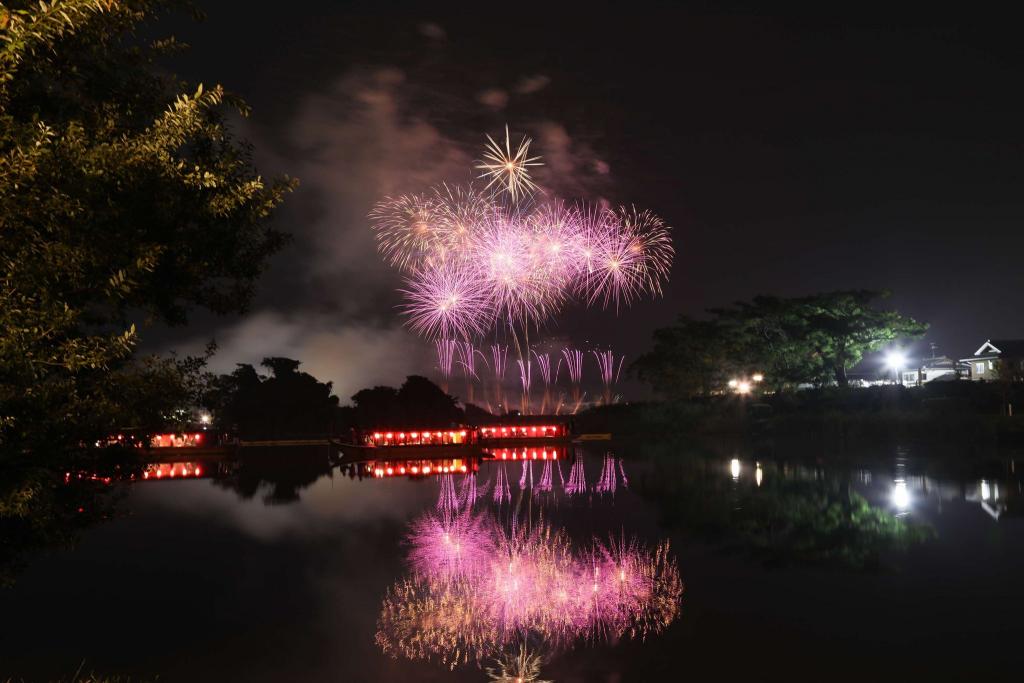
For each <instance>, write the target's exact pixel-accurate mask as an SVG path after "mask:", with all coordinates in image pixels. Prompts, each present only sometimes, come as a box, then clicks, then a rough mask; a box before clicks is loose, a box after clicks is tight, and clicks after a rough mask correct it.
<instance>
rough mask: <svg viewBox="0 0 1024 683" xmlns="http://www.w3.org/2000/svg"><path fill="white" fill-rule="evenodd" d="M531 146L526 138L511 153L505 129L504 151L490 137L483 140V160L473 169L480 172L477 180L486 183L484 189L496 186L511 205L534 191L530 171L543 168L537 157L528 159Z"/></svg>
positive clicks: (510, 145) (534, 185)
mask: <svg viewBox="0 0 1024 683" xmlns="http://www.w3.org/2000/svg"><path fill="white" fill-rule="evenodd" d="M532 142H533V141H532V140H531V139H530V138H528V137H523V139H522V140H521V141H520V142H519V145H518V146H517V147H516V149H515V152H513V151H512V141H511V139H510V136H509V132H508V126H505V146H504V147H502V146H501V144H500V143H498V142H496V141H495V140H494V138H492V137H491V136H490V135H488V136H487V145H486V147H485V148H484V155H483V159H482V160H481V161H480V162H479V163H478V164H477V166H476V167H477V169H478V170H479V171H481V173H480V177H481V178H485V179H486V178H489V179H490V181H489V182H488V183H487V188H488V189H490V188H491V187H493V186H495V185H497V186H498V187H500V188H501V189H502V190H504V191H505V192H507V193H508V195H509V197H511V199H512V201H513V202H515V201H517V200H518V199H519V198H520V197H522V196H524V195H526V194H532V193H533V192H534V191H536V189H537V185H536V184H534V182H533V180H532V179H531V178H530V168H531V167H533V166H542V165H543V164H541V162H540V157H539V156H538V157H531V156H530V143H532Z"/></svg>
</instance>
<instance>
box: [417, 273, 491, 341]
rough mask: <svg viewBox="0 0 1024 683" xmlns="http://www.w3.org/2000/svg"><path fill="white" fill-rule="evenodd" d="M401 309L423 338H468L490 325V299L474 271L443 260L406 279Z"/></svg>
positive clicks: (480, 332)
mask: <svg viewBox="0 0 1024 683" xmlns="http://www.w3.org/2000/svg"><path fill="white" fill-rule="evenodd" d="M405 282H406V288H405V289H401V290H399V291H400V292H401V293H402V294H404V295H405V303H404V304H402V306H401V307H400V310H401V311H402V313H404V314H405V315H406V317H407V319H408V325H409V327H410V328H412V330H413V331H414V332H417V333H418V334H421V335H423V336H424V337H440V338H459V339H468V338H470V337H474V336H477V335H480V334H482V333H483V332H484V331H485V330H486V329H487V328H488V327H489V326H490V324H491V310H490V305H491V300H490V298H489V297H488V296H487V294H486V292H484V291H482V290H481V289H480V285H479V281H478V280H477V278H476V275H475V273H473V271H471V270H469V269H468V268H466V267H464V266H462V265H458V264H454V263H444V264H441V265H439V266H436V267H434V268H421V269H418V270H416V271H414V272H413V274H412V275H411V276H409V277H408V278H406V281H405Z"/></svg>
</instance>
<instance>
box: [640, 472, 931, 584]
mask: <svg viewBox="0 0 1024 683" xmlns="http://www.w3.org/2000/svg"><path fill="white" fill-rule="evenodd" d="M734 462H737V463H738V461H734ZM759 468H760V471H758V472H757V475H756V476H755V477H754V478H749V477H748V478H746V479H742V480H741V479H739V478H738V477H737V476H735V475H734V474H733V473H731V472H730V467H728V466H726V464H725V463H724V462H723V460H721V459H719V458H713V459H709V458H700V457H692V458H689V457H680V456H675V457H673V458H659V459H657V460H656V464H655V467H654V468H653V470H652V471H650V472H648V473H646V474H645V476H643V477H642V478H640V479H639V481H636V479H637V478H636V477H634V480H635V481H634V484H635V486H634V490H635V491H636V492H637V493H638V494H639V495H640V496H642V497H643V498H645V499H647V500H648V501H650V502H651V503H653V504H654V505H655V507H656V508H657V510H658V511H659V512H660V514H661V516H662V520H663V522H664V523H666V524H667V525H668V526H670V527H676V528H684V529H687V530H690V531H693V532H695V533H697V534H700V535H702V536H704V537H707V538H709V539H713V540H715V541H717V542H721V543H723V544H725V545H727V546H732V547H737V548H739V549H743V550H746V551H749V552H753V553H754V554H756V555H758V556H760V557H762V558H763V559H764V560H765V561H767V562H769V563H787V562H794V561H795V562H809V563H835V564H840V565H845V566H850V567H861V568H862V567H870V566H876V565H877V564H878V562H879V560H880V558H881V555H882V553H884V552H885V551H888V550H893V549H902V548H905V547H907V546H908V545H909V544H911V543H914V542H918V541H921V540H923V539H925V538H927V537H928V536H929V535H930V534H931V530H930V529H929V528H928V527H924V526H920V525H916V524H912V523H910V522H908V521H906V520H905V519H903V518H901V517H897V516H896V515H893V514H891V513H889V512H887V511H886V510H883V509H881V508H879V507H876V506H873V505H871V504H870V503H868V501H867V500H866V499H865V498H864V497H863V496H861V495H860V494H858V493H856V492H855V491H853V490H852V488H851V485H850V482H849V480H848V479H846V478H844V477H842V476H824V477H821V478H817V479H794V478H789V477H788V476H786V475H785V474H784V473H783V471H782V470H781V469H780V468H778V467H775V466H774V465H772V464H771V463H762V464H760V465H759Z"/></svg>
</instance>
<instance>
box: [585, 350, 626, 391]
mask: <svg viewBox="0 0 1024 683" xmlns="http://www.w3.org/2000/svg"><path fill="white" fill-rule="evenodd" d="M592 353H593V354H594V359H595V360H596V361H597V368H598V371H599V374H600V376H601V384H603V385H604V402H605V405H608V404H609V403H611V402H612V389H613V388H614V387H615V385H616V384H618V382H619V374H620V373H621V372H622V362H623V361H624V360H626V357H625V356H619V357H618V364H616V362H615V361H616V356H615V354H614V353H613V352H612V350H611V349H608V350H607V351H596V350H595V351H592Z"/></svg>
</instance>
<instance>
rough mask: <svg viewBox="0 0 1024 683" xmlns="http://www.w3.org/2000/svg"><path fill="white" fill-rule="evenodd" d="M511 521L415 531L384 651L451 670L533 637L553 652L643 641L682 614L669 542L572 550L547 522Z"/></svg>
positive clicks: (389, 608)
mask: <svg viewBox="0 0 1024 683" xmlns="http://www.w3.org/2000/svg"><path fill="white" fill-rule="evenodd" d="M512 522H513V523H512V525H511V527H510V528H505V527H503V526H502V525H501V524H500V523H499V522H498V520H497V518H496V517H494V516H493V515H487V516H480V515H477V516H473V515H468V514H463V515H461V516H459V518H458V519H456V520H452V521H450V522H445V521H444V520H442V519H439V518H437V517H434V516H428V517H427V518H425V519H421V520H418V521H417V522H416V523H415V524H414V527H413V533H412V534H410V537H409V541H410V544H411V546H412V550H411V552H410V566H411V567H412V569H413V570H414V574H413V575H412V576H411V577H410V578H407V579H405V580H402V581H399V582H398V583H397V584H396V585H395V586H393V587H392V588H391V589H390V590H389V591H388V592H387V594H386V595H385V598H384V601H383V605H382V609H381V614H380V618H379V619H378V631H377V638H376V640H377V643H378V645H379V646H380V647H381V648H382V649H383V650H384V652H385V653H387V654H390V655H393V656H397V655H403V656H406V657H409V658H423V659H438V660H440V661H441V662H443V663H446V664H448V665H450V666H452V667H454V666H455V665H457V664H460V663H466V662H470V661H476V662H480V661H481V660H482V659H484V658H486V657H494V656H497V655H498V653H500V652H502V651H503V650H504V649H505V648H506V647H508V646H509V645H510V644H512V643H515V642H521V641H522V639H523V638H527V637H530V636H536V637H539V638H541V639H543V641H544V642H545V645H546V646H547V647H550V648H552V649H556V648H560V647H571V646H572V645H573V644H574V643H575V642H577V641H594V640H598V639H608V640H616V639H618V638H621V637H623V636H626V635H628V636H632V637H640V638H643V637H646V636H647V635H650V634H653V633H658V632H660V631H661V630H662V629H664V628H665V627H667V626H668V625H669V624H670V623H672V621H674V620H675V618H676V617H677V616H678V613H679V605H680V597H681V595H682V590H683V586H682V581H681V579H680V576H679V569H678V565H677V564H676V562H675V560H674V559H673V558H671V556H670V555H669V548H668V544H667V543H663V544H659V545H658V546H656V547H655V549H654V550H653V551H651V550H648V549H647V548H645V547H643V546H641V545H640V544H639V543H637V542H636V541H635V540H628V541H627V540H626V538H625V536H624V535H623V536H621V537H620V538H618V539H616V538H610V539H609V540H608V541H606V542H599V541H594V542H592V543H591V544H589V545H587V546H584V547H582V548H577V547H575V546H574V544H573V543H572V541H571V539H570V538H569V536H568V534H566V533H565V531H564V530H561V529H557V528H554V527H552V526H551V525H550V524H547V523H539V524H535V525H520V524H517V523H516V522H515V519H514V518H513V520H512Z"/></svg>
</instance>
